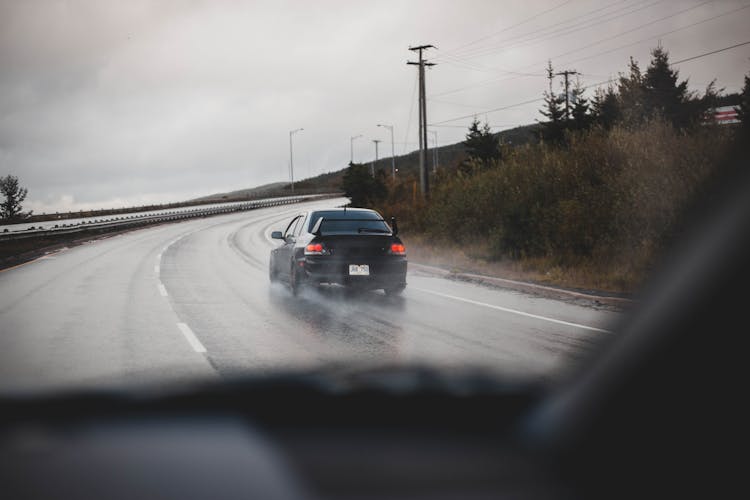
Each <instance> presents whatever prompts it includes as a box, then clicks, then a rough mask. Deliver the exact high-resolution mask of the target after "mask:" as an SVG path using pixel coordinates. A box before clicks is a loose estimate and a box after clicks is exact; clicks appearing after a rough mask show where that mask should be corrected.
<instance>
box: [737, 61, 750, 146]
mask: <svg viewBox="0 0 750 500" xmlns="http://www.w3.org/2000/svg"><path fill="white" fill-rule="evenodd" d="M739 101H740V103H739V106H737V108H736V109H737V119H738V120H739V121H740V123H741V124H742V125H741V127H742V130H743V133H744V135H745V136H746V137H747V136H750V74H749V75H745V85H744V86H743V87H742V91H741V92H740V99H739Z"/></svg>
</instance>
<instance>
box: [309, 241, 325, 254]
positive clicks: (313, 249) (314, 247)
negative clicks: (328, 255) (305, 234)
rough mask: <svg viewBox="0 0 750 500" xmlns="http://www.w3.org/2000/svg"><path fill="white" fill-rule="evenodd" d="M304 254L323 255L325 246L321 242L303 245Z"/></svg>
mask: <svg viewBox="0 0 750 500" xmlns="http://www.w3.org/2000/svg"><path fill="white" fill-rule="evenodd" d="M305 255H325V247H324V246H323V244H322V243H310V244H309V245H307V246H306V247H305Z"/></svg>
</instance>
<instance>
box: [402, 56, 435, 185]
mask: <svg viewBox="0 0 750 500" xmlns="http://www.w3.org/2000/svg"><path fill="white" fill-rule="evenodd" d="M430 48H433V49H434V48H435V46H434V45H420V46H418V47H409V50H414V51H418V52H419V61H418V62H412V61H409V62H407V63H406V64H413V65H415V66H419V185H420V188H421V190H422V196H423V197H425V198H428V197H429V196H430V174H429V172H428V170H427V96H426V95H425V78H424V68H425V66H434V65H435V64H434V63H429V62H427V61H425V60H424V57H423V55H422V52H423V51H424V50H426V49H430Z"/></svg>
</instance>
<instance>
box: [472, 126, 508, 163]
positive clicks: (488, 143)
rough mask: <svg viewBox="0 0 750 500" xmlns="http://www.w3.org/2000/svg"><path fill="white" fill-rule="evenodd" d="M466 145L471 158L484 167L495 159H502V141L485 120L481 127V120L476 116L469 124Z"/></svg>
mask: <svg viewBox="0 0 750 500" xmlns="http://www.w3.org/2000/svg"><path fill="white" fill-rule="evenodd" d="M464 146H465V147H466V154H467V156H468V157H469V159H470V160H474V161H475V162H478V163H479V164H480V165H482V166H483V167H488V166H489V165H491V164H492V161H493V160H495V161H496V160H499V159H500V155H501V153H500V142H499V141H498V140H497V137H496V136H495V134H493V133H492V130H491V129H490V126H489V124H488V123H486V122H485V124H484V125H482V126H481V127H480V126H479V120H477V119H476V118H474V121H473V122H472V123H471V125H470V126H469V132H468V133H467V134H466V140H465V141H464Z"/></svg>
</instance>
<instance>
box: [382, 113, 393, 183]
mask: <svg viewBox="0 0 750 500" xmlns="http://www.w3.org/2000/svg"><path fill="white" fill-rule="evenodd" d="M378 127H385V128H387V129H389V130H390V131H391V175H392V176H393V181H394V182H395V181H396V149H395V148H394V146H393V144H394V143H393V125H382V124H380V123H378Z"/></svg>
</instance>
